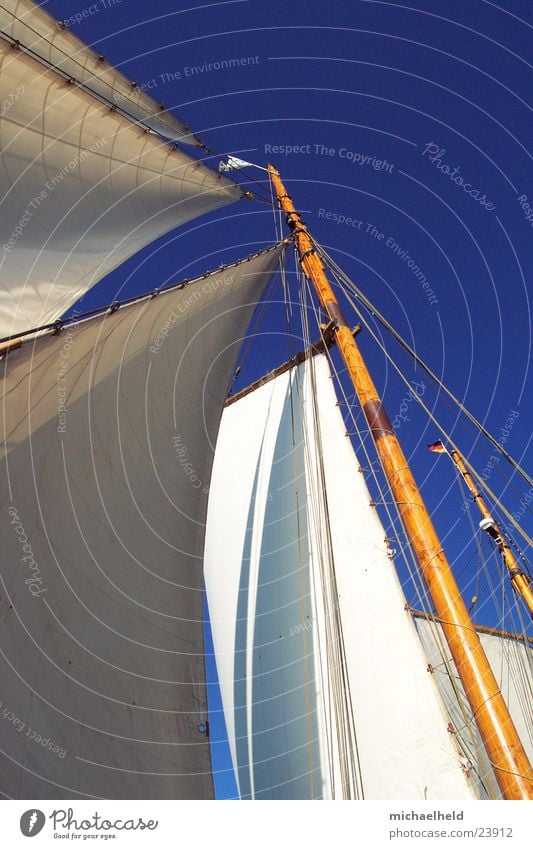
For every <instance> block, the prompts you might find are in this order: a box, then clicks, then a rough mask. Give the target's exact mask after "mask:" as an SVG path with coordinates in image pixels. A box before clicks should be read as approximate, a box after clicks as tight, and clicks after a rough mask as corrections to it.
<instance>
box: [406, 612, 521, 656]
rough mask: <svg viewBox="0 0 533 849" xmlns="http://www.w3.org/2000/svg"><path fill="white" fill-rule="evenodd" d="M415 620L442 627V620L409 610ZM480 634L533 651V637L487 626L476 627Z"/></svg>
mask: <svg viewBox="0 0 533 849" xmlns="http://www.w3.org/2000/svg"><path fill="white" fill-rule="evenodd" d="M408 610H409V613H410V614H411V616H412V617H413V619H425V620H426V621H427V622H437V623H438V624H439V625H441V624H442V623H441V621H440V619H437V618H436V617H435V616H431V615H430V614H429V613H423V612H422V611H421V610H413V609H412V608H411V607H409V608H408ZM474 628H475V629H476V631H477V633H478V634H489V636H491V637H502V638H504V639H506V640H513V641H514V642H516V643H524V645H525V646H530V647H531V648H532V649H533V637H528V636H527V634H517V633H515V632H514V631H502V630H501V628H488V627H487V626H486V625H474Z"/></svg>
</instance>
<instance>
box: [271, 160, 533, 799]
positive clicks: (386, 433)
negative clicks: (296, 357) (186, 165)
mask: <svg viewBox="0 0 533 849" xmlns="http://www.w3.org/2000/svg"><path fill="white" fill-rule="evenodd" d="M268 171H269V174H270V178H271V180H272V184H273V186H274V189H275V192H276V195H277V198H278V201H279V203H280V206H281V209H282V210H283V211H284V212H285V213H286V216H287V224H288V225H289V227H290V229H291V231H292V234H293V238H294V241H295V244H296V247H297V249H298V253H299V255H300V263H301V266H302V269H303V271H304V272H305V274H306V275H307V277H308V278H309V280H310V281H311V283H312V284H313V286H314V288H315V289H316V292H317V294H318V297H319V299H320V303H321V305H322V308H323V309H324V311H325V312H326V314H327V316H328V318H329V319H330V321H332V322H334V328H335V329H334V333H335V342H336V344H337V346H338V348H339V351H340V354H341V356H342V359H343V361H344V363H345V365H346V368H347V370H348V374H349V375H350V377H351V380H352V383H353V385H354V388H355V391H356V393H357V396H358V398H359V403H360V404H361V407H362V409H363V412H364V414H365V417H366V420H367V422H368V425H369V428H370V431H371V433H372V437H373V439H374V443H375V445H376V450H377V452H378V456H379V458H380V461H381V464H382V466H383V470H384V472H385V474H386V476H387V479H388V482H389V486H390V489H391V491H392V494H393V497H394V499H395V501H396V504H397V507H398V510H399V512H400V515H401V518H402V521H403V523H404V527H405V530H406V532H407V534H408V537H409V540H410V542H411V545H412V547H413V550H414V552H415V554H416V557H417V559H418V562H419V564H420V569H421V572H422V575H423V576H424V579H425V581H426V584H427V586H428V589H429V592H430V595H431V598H432V600H433V604H434V606H435V611H436V615H437V617H438V618H439V619H440V620H442V630H443V632H444V635H445V637H446V640H447V642H448V646H449V648H450V652H451V655H452V657H453V659H454V661H455V665H456V667H457V671H458V673H459V675H460V678H461V681H462V683H463V687H464V689H465V693H466V696H467V698H468V701H469V703H470V706H471V708H472V712H473V715H474V717H475V720H476V723H477V725H478V728H479V732H480V734H481V738H482V740H483V743H484V745H485V748H486V751H487V754H488V756H489V758H490V761H491V764H492V766H493V769H494V773H495V775H496V778H497V781H498V784H499V786H500V789H501V792H502V795H503V796H504V798H506V799H533V774H532V771H531V767H530V764H529V760H528V757H527V755H526V753H525V751H524V748H523V746H522V743H521V741H520V738H519V736H518V733H517V731H516V728H515V726H514V723H513V721H512V719H511V716H510V714H509V710H508V708H507V705H506V704H505V701H504V699H503V696H502V694H501V692H500V689H499V687H498V683H497V681H496V678H495V677H494V674H493V672H492V669H491V667H490V664H489V662H488V660H487V657H486V655H485V652H484V650H483V648H482V646H481V642H480V640H479V637H478V635H477V634H476V631H475V629H474V626H473V624H472V621H471V619H470V616H469V614H468V611H467V609H466V606H465V604H464V602H463V599H462V597H461V594H460V592H459V588H458V586H457V584H456V582H455V578H454V576H453V574H452V571H451V568H450V565H449V563H448V561H447V558H446V555H445V554H444V551H443V548H442V545H441V543H440V540H439V538H438V536H437V533H436V531H435V529H434V527H433V523H432V521H431V519H430V516H429V513H428V511H427V509H426V506H425V504H424V502H423V500H422V496H421V495H420V492H419V490H418V487H417V485H416V483H415V480H414V478H413V475H412V472H411V470H410V468H409V465H408V463H407V460H406V458H405V455H404V453H403V451H402V449H401V446H400V444H399V442H398V439H397V438H396V435H395V433H394V431H393V429H392V426H391V424H390V422H389V419H388V417H387V414H386V412H385V410H384V407H383V405H382V403H381V399H380V397H379V395H378V393H377V390H376V387H375V386H374V383H373V381H372V378H371V376H370V373H369V371H368V369H367V367H366V363H365V362H364V360H363V358H362V356H361V353H360V351H359V348H358V345H357V343H356V341H355V340H354V338H353V335H352V332H351V330H350V328H349V326H348V323H347V321H346V319H345V318H344V316H343V314H342V311H341V308H340V306H339V303H338V301H337V298H336V297H335V294H334V292H333V289H332V288H331V285H330V283H329V280H328V278H327V276H326V273H325V271H324V266H323V264H322V261H321V260H320V258H319V256H318V254H317V253H316V251H315V248H314V244H313V240H312V238H311V236H310V234H309V231H308V230H307V227H306V226H305V224H304V223H303V222H302V219H301V218H300V215H299V214H298V213H297V211H296V209H295V208H294V204H293V202H292V198H291V197H290V195H289V194H288V193H287V190H286V189H285V186H284V185H283V182H282V180H281V177H280V175H279V172H278V171H277V169H276V168H275V167H274V166H273V165H269V166H268Z"/></svg>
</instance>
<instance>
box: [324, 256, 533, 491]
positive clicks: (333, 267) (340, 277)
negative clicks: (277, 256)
mask: <svg viewBox="0 0 533 849" xmlns="http://www.w3.org/2000/svg"><path fill="white" fill-rule="evenodd" d="M314 243H315V245H316V247H317V250H318V252H319V254H320V255H321V257H322V259H323V260H324V261H325V263H326V265H327V266H328V267H329V269H330V271H331V272H332V274H333V276H334V277H335V278H336V279H337V282H339V283H340V282H341V281H342V282H343V283H344V284H345V286H347V287H348V288H349V289H350V290H351V291H352V292H353V293H354V294H355V296H356V297H357V298H358V299H359V300H360V301H361V303H362V304H363V305H364V306H365V307H366V308H367V309H368V310H370V312H371V313H372V315H373V316H374V317H375V318H376V319H377V321H378V322H379V323H380V324H381V325H382V327H383V328H384V329H385V330H387V331H388V332H389V333H390V334H391V335H392V337H393V338H394V339H395V341H396V342H398V344H399V345H400V346H401V347H402V348H403V349H404V350H405V351H406V352H407V353H408V354H409V355H410V356H411V357H412V358H413V359H414V361H415V362H416V363H417V365H419V366H420V368H421V369H423V371H424V372H425V373H426V374H427V375H428V376H429V377H431V379H432V380H433V381H435V383H436V384H437V385H438V386H439V388H440V389H442V391H443V392H445V394H446V395H447V396H448V397H449V398H450V399H451V400H452V401H453V402H454V404H455V405H456V406H457V407H458V408H459V409H460V410H461V412H462V413H463V414H464V415H465V416H466V418H467V419H469V421H470V422H472V424H474V425H475V427H476V428H477V429H478V430H479V431H480V432H481V433H482V434H483V435H484V436H485V437H486V438H487V439H488V440H489V442H490V443H491V444H492V445H493V446H494V447H495V448H496V449H497V450H498V451H499V452H500V453H501V454H502V455H503V456H504V457H505V459H506V460H507V461H508V462H509V463H510V464H511V465H512V467H513V468H514V469H515V471H516V472H517V473H518V474H519V475H520V476H521V477H522V478H523V479H524V480H525V481H526V483H528V484H529V485H530V486H533V477H531V475H529V474H528V473H527V472H526V471H525V470H524V469H523V468H522V467H521V466H520V464H519V463H518V462H517V461H516V460H514V458H513V457H511V455H510V454H509V453H508V452H507V451H506V450H505V449H504V448H503V446H502V445H501V444H500V443H499V442H498V441H497V440H496V439H495V437H493V436H492V434H491V433H489V431H488V430H487V428H485V427H484V425H483V424H482V423H481V422H480V421H479V420H478V419H477V418H476V417H475V416H474V415H473V414H472V413H471V412H470V411H469V410H468V409H467V408H466V407H465V405H464V404H463V403H462V402H461V401H460V400H459V399H458V398H457V397H456V396H455V395H454V394H453V393H452V392H451V390H449V389H448V387H447V386H446V385H445V384H444V383H443V382H442V381H441V379H440V378H439V377H438V375H437V374H435V372H434V371H433V370H432V369H431V368H430V366H428V365H427V363H425V362H424V360H423V359H422V358H421V357H420V356H419V355H418V354H417V353H416V351H414V350H413V348H411V346H410V345H409V343H408V342H407V341H406V340H405V339H404V338H403V337H402V336H401V335H400V334H399V333H398V332H397V331H396V330H395V329H394V328H393V326H392V325H391V324H390V322H388V321H387V319H386V318H385V317H384V316H383V314H382V313H381V312H380V311H379V310H378V309H377V307H376V306H374V304H372V302H371V301H370V300H369V299H368V298H367V297H366V295H364V294H363V292H361V290H360V289H359V288H358V287H357V286H356V284H355V283H354V282H353V281H352V280H351V279H350V278H349V277H348V276H347V275H346V274H345V272H344V271H343V270H342V269H341V268H340V266H338V265H337V263H336V262H335V260H334V259H333V258H332V257H331V256H330V255H329V254H328V252H327V251H326V249H325V248H324V247H323V246H322V245H320V243H319V242H317V241H315V240H314Z"/></svg>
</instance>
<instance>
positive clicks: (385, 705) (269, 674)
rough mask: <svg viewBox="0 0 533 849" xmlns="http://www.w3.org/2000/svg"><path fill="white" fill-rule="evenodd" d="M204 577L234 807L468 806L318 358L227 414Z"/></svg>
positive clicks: (459, 768) (471, 793)
mask: <svg viewBox="0 0 533 849" xmlns="http://www.w3.org/2000/svg"><path fill="white" fill-rule="evenodd" d="M313 398H316V401H314V400H313ZM228 492H231V494H232V496H231V499H228V498H227V493H228ZM205 569H206V588H207V596H208V604H209V611H210V616H211V626H212V631H213V640H214V647H215V654H216V661H217V669H218V672H219V678H220V686H221V693H222V700H223V705H224V713H225V717H226V724H227V728H228V736H229V740H230V747H231V752H232V757H233V761H234V766H235V772H236V775H237V778H238V784H239V791H240V795H241V797H242V798H257V799H260V798H283V799H290V798H300V799H307V798H354V797H359V798H366V799H468V798H475V796H476V788H475V786H474V783H473V782H472V781H471V780H470V779H469V778H468V777H467V775H466V772H465V769H464V766H463V762H464V760H465V759H464V757H463V756H462V752H460V751H459V750H458V747H457V745H456V742H455V741H454V740H453V738H452V735H450V734H449V733H448V730H447V723H448V721H449V719H448V716H447V713H446V710H445V708H444V704H443V703H442V701H441V699H440V697H439V694H438V690H437V688H436V685H435V682H434V680H433V678H432V676H431V675H430V674H429V673H428V671H427V659H426V657H425V655H424V653H423V651H422V648H421V645H420V643H419V640H418V637H417V634H416V631H415V628H414V625H413V623H412V621H411V618H410V615H409V614H408V612H406V610H405V597H404V596H403V593H402V591H401V587H400V585H399V581H398V578H397V576H396V572H395V570H394V565H393V563H392V561H391V559H390V556H389V552H388V548H387V543H386V540H385V532H384V529H383V526H382V525H381V522H380V520H379V518H378V516H377V513H376V510H375V508H374V507H373V506H372V505H371V498H370V495H369V492H368V489H367V487H366V484H365V481H364V478H363V475H362V473H361V471H360V469H359V463H358V461H357V458H356V456H355V454H354V451H353V448H352V445H351V442H350V440H349V439H348V438H347V437H346V435H345V426H344V423H343V421H342V417H341V415H340V412H339V408H338V406H337V404H336V396H335V393H334V389H333V385H332V380H331V374H330V371H329V365H328V362H327V359H326V357H325V356H324V355H320V356H316V357H314V358H313V359H312V360H311V361H307V362H306V363H304V364H302V365H300V366H298V367H297V368H296V369H292V370H291V371H290V372H286V373H284V374H281V375H279V376H278V377H276V378H275V379H273V380H271V381H270V382H268V383H265V384H264V385H263V386H261V387H260V388H258V389H256V390H255V391H253V392H251V393H250V394H248V395H246V396H244V397H242V398H241V399H239V400H237V401H236V402H235V403H233V404H231V405H230V406H228V407H227V408H226V409H225V411H224V415H223V418H222V424H221V428H220V432H219V437H218V442H217V449H216V454H215V463H214V468H213V479H212V485H211V491H210V498H209V511H208V525H207V535H206V552H205ZM348 726H349V728H348Z"/></svg>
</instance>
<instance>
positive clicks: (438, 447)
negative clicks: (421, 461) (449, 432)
mask: <svg viewBox="0 0 533 849" xmlns="http://www.w3.org/2000/svg"><path fill="white" fill-rule="evenodd" d="M428 448H429V450H430V451H434V452H435V454H445V453H446V448H445V447H444V445H443V444H442V442H440V441H439V442H434V443H433V444H432V445H428Z"/></svg>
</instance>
